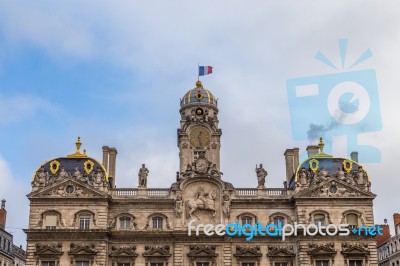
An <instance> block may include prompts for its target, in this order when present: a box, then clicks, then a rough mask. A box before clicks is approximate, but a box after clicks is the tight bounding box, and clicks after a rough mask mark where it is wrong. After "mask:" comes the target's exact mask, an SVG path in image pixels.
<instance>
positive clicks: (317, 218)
mask: <svg viewBox="0 0 400 266" xmlns="http://www.w3.org/2000/svg"><path fill="white" fill-rule="evenodd" d="M314 224H316V225H319V226H323V225H325V215H323V214H315V215H314Z"/></svg>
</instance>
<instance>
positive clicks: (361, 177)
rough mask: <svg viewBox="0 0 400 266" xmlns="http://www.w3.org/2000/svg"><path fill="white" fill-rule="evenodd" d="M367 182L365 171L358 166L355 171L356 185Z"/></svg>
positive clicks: (362, 184)
mask: <svg viewBox="0 0 400 266" xmlns="http://www.w3.org/2000/svg"><path fill="white" fill-rule="evenodd" d="M367 183H368V177H367V173H366V172H365V171H364V169H363V168H362V166H360V167H359V169H358V173H357V185H359V186H364V185H365V184H367Z"/></svg>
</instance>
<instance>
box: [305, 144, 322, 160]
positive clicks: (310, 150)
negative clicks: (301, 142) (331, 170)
mask: <svg viewBox="0 0 400 266" xmlns="http://www.w3.org/2000/svg"><path fill="white" fill-rule="evenodd" d="M306 151H307V154H308V158H311V157H314V156H315V155H317V154H319V146H318V145H308V146H307V149H306Z"/></svg>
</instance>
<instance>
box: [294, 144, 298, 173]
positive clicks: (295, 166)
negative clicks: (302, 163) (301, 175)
mask: <svg viewBox="0 0 400 266" xmlns="http://www.w3.org/2000/svg"><path fill="white" fill-rule="evenodd" d="M293 156H294V161H293V164H294V171H295V172H296V171H297V167H299V148H293Z"/></svg>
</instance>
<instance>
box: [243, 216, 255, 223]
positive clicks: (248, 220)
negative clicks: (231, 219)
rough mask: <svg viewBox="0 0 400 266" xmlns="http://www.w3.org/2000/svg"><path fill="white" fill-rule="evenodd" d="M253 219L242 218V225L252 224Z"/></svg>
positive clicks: (248, 217)
mask: <svg viewBox="0 0 400 266" xmlns="http://www.w3.org/2000/svg"><path fill="white" fill-rule="evenodd" d="M252 223H253V219H252V218H251V217H250V216H243V218H242V224H252Z"/></svg>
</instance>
